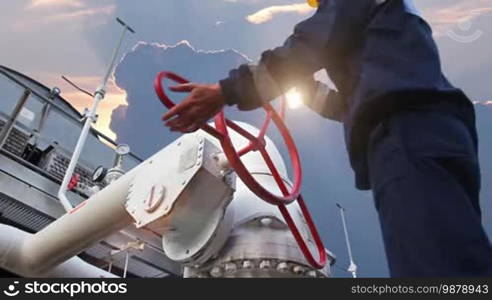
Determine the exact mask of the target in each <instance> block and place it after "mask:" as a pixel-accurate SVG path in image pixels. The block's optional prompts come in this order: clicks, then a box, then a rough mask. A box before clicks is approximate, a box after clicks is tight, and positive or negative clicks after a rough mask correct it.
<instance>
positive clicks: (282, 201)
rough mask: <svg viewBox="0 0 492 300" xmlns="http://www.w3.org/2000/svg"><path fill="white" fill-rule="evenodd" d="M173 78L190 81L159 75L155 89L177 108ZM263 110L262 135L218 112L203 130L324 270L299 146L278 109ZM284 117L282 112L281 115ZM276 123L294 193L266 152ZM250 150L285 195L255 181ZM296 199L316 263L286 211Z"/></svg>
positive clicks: (168, 104) (267, 106) (307, 255)
mask: <svg viewBox="0 0 492 300" xmlns="http://www.w3.org/2000/svg"><path fill="white" fill-rule="evenodd" d="M166 78H167V79H170V80H172V81H175V82H177V83H180V84H181V83H188V82H189V81H188V80H186V79H184V78H183V77H181V76H179V75H177V74H175V73H172V72H166V71H163V72H160V73H159V74H158V75H157V77H156V79H155V81H154V88H155V91H156V93H157V95H158V96H159V99H160V100H161V102H162V103H163V104H164V105H165V106H166V107H167V108H169V109H171V108H172V107H174V106H175V104H174V102H173V101H171V99H169V97H168V96H167V95H166V93H165V92H164V89H163V86H162V82H163V79H166ZM263 108H264V109H265V111H266V113H267V116H266V119H265V122H264V123H263V125H262V127H261V129H260V132H259V134H258V136H254V135H252V134H251V133H249V132H248V131H247V130H245V129H243V128H242V127H240V126H239V125H238V124H236V123H234V122H233V121H230V120H229V119H226V118H225V116H224V111H221V112H219V113H218V114H217V115H216V116H215V127H216V128H213V127H211V126H209V125H204V126H203V127H202V128H201V129H202V130H204V131H205V132H207V133H209V134H210V135H212V136H214V137H215V138H217V139H218V140H219V141H220V144H221V146H222V149H223V150H224V154H225V156H226V157H227V159H228V160H229V163H230V164H231V166H232V168H233V169H234V170H235V172H236V174H237V175H238V176H239V178H241V180H242V181H243V182H244V184H245V185H246V186H247V187H248V188H249V189H250V190H251V191H252V192H253V193H254V194H256V195H257V196H258V197H260V198H261V199H263V200H264V201H266V202H268V203H270V204H273V205H277V206H278V207H279V209H280V212H281V214H282V216H283V217H284V219H285V221H286V222H287V225H288V226H289V228H290V230H291V231H292V234H293V235H294V238H295V239H296V241H297V243H298V244H299V247H300V249H301V251H302V253H303V254H304V256H305V258H306V260H307V261H308V262H309V263H310V264H311V265H312V266H313V267H314V268H317V269H322V268H323V267H324V266H325V265H326V260H327V256H326V251H325V247H324V246H323V242H322V241H321V238H320V236H319V234H318V232H317V230H316V227H315V225H314V222H313V220H312V218H311V215H310V214H309V211H308V209H307V207H306V205H305V203H304V200H303V198H302V196H301V195H300V189H301V180H302V170H301V163H300V158H299V153H298V151H297V148H296V145H295V143H294V140H293V138H292V136H291V135H290V133H289V130H288V129H287V126H286V125H285V123H284V122H283V119H282V117H281V116H279V115H278V113H277V112H276V111H275V109H274V108H273V107H272V106H271V105H270V104H264V105H263ZM282 115H283V113H282ZM272 120H273V122H274V123H275V125H276V126H277V128H278V129H279V131H280V133H281V135H282V137H283V139H284V141H285V144H286V145H287V149H288V151H289V156H290V160H291V163H292V169H293V171H294V180H293V182H294V184H293V188H292V190H291V191H289V190H288V188H287V185H286V184H285V181H284V180H283V179H282V177H281V175H280V173H279V172H278V170H277V168H276V167H275V165H274V163H273V161H272V159H271V157H270V155H269V154H268V152H267V150H266V140H265V134H266V131H267V129H268V126H269V125H270V123H271V121H272ZM228 127H229V128H231V129H232V130H234V131H236V132H237V133H239V134H240V135H242V136H243V137H245V138H246V139H248V140H249V144H248V145H247V146H246V147H244V148H243V149H240V150H239V151H237V150H236V149H235V148H234V145H233V144H232V141H231V138H230V136H229V132H228ZM251 151H259V152H260V154H261V156H262V157H263V159H264V160H265V163H266V165H267V166H268V169H269V170H270V172H271V173H272V176H273V178H274V179H275V182H276V183H277V185H278V187H279V189H280V191H281V192H282V196H279V195H275V194H273V193H271V192H270V191H268V190H267V189H265V188H264V187H263V186H262V185H261V184H259V183H258V182H257V181H256V179H255V178H254V177H253V176H252V175H251V173H250V172H249V171H248V169H247V168H246V166H245V165H244V164H243V162H242V161H241V156H243V155H245V154H247V153H249V152H251ZM295 200H297V202H298V203H299V206H300V208H301V211H302V213H303V215H304V218H305V219H306V222H307V224H308V227H309V230H310V231H311V235H312V236H313V238H314V241H315V244H316V247H317V248H318V253H319V261H316V259H315V258H314V256H313V255H312V254H311V251H310V250H309V247H308V245H307V244H306V242H305V241H304V239H303V238H302V234H301V233H300V232H299V230H298V229H297V227H296V224H295V223H294V220H293V219H292V217H291V215H290V213H289V211H288V210H287V207H286V205H287V204H289V203H291V202H293V201H295Z"/></svg>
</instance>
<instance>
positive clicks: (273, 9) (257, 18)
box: [246, 3, 314, 24]
mask: <svg viewBox="0 0 492 300" xmlns="http://www.w3.org/2000/svg"><path fill="white" fill-rule="evenodd" d="M313 10H314V9H313V8H312V7H310V6H309V5H308V4H307V3H296V4H288V5H274V6H269V7H266V8H263V9H261V10H259V11H257V12H255V13H254V14H251V15H249V16H247V17H246V20H248V22H250V23H253V24H263V23H266V22H269V21H271V20H272V19H273V18H274V17H275V16H277V15H281V14H286V13H297V14H301V15H304V14H308V13H309V12H311V11H313Z"/></svg>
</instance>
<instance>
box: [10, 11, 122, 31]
mask: <svg viewBox="0 0 492 300" xmlns="http://www.w3.org/2000/svg"><path fill="white" fill-rule="evenodd" d="M115 9H116V6H115V5H106V6H101V7H94V8H82V9H76V10H71V11H61V12H56V13H53V14H50V15H43V16H41V17H32V18H24V19H22V20H20V21H17V22H15V23H14V24H13V29H14V30H18V31H26V30H31V29H33V28H36V27H39V26H44V25H49V24H53V23H60V22H65V21H74V20H75V19H82V18H87V17H94V16H104V15H106V16H107V15H112V14H113V12H114V11H115Z"/></svg>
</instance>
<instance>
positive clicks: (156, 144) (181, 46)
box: [111, 41, 249, 156]
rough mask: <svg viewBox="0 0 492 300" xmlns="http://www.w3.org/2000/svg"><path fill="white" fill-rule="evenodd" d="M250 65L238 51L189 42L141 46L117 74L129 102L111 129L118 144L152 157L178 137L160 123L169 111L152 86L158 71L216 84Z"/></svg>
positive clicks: (114, 118) (123, 106)
mask: <svg viewBox="0 0 492 300" xmlns="http://www.w3.org/2000/svg"><path fill="white" fill-rule="evenodd" d="M247 62H249V59H248V58H247V57H246V56H244V55H242V54H241V53H239V52H237V51H235V50H217V51H203V50H197V49H195V48H194V47H192V46H191V45H190V43H189V42H187V41H182V42H179V43H177V44H175V45H171V46H169V45H165V44H159V43H146V42H139V43H137V44H136V45H135V47H133V49H132V50H131V51H130V52H129V53H127V54H126V55H125V56H124V58H123V59H122V61H121V62H120V64H119V65H118V66H117V68H116V71H115V79H116V84H117V85H118V86H119V87H120V88H122V89H124V90H125V91H126V93H127V99H126V102H127V103H128V105H126V104H124V105H120V106H119V107H118V108H117V109H116V110H115V111H114V112H113V115H112V119H111V129H112V131H114V132H115V133H116V134H117V136H118V142H122V143H128V144H130V146H132V148H133V149H134V150H135V151H136V152H137V153H138V154H139V155H141V156H148V155H150V154H152V153H154V152H156V151H157V150H158V149H160V148H161V147H163V146H164V145H166V144H168V143H170V142H171V141H172V140H173V139H175V138H176V136H177V135H176V134H172V133H170V132H169V131H168V130H167V129H166V128H164V127H163V125H162V122H161V121H160V118H161V116H162V114H163V113H164V112H165V111H166V109H165V107H164V106H163V105H162V104H161V103H160V102H159V100H158V99H157V96H156V95H155V92H154V88H153V85H152V83H153V81H154V78H155V76H156V75H157V73H158V72H160V71H162V70H171V71H174V72H176V73H178V74H181V75H182V76H183V77H185V78H188V79H190V80H193V81H197V82H216V81H217V80H220V79H222V78H224V77H226V76H227V73H228V71H229V70H230V69H231V68H234V67H237V66H238V65H240V64H243V63H247ZM173 98H174V99H180V98H182V96H180V95H173ZM142 133H145V134H142ZM152 137H153V138H152Z"/></svg>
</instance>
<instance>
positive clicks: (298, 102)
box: [285, 89, 302, 109]
mask: <svg viewBox="0 0 492 300" xmlns="http://www.w3.org/2000/svg"><path fill="white" fill-rule="evenodd" d="M285 98H286V99H287V105H288V106H289V108H290V109H297V108H299V107H301V106H302V96H301V94H300V93H299V92H298V91H297V90H296V89H292V90H290V91H288V92H287V93H286V94H285Z"/></svg>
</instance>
